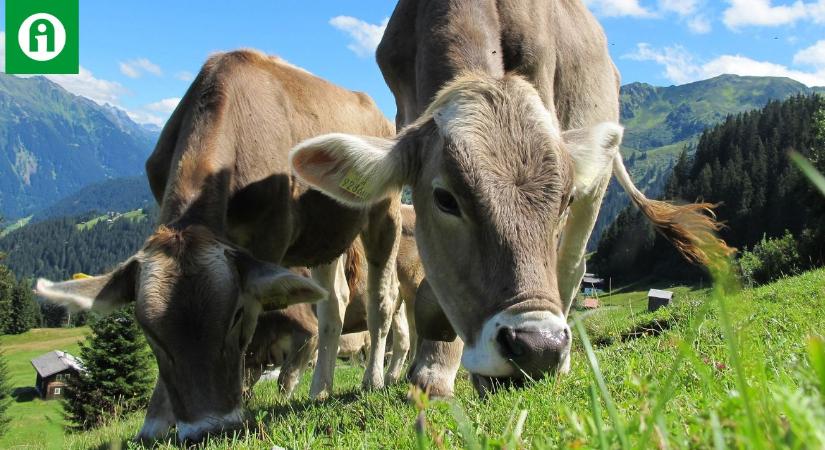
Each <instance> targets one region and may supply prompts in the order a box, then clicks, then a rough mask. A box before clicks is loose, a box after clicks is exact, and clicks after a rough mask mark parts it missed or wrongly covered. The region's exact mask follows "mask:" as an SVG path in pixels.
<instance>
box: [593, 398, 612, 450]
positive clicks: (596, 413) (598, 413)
mask: <svg viewBox="0 0 825 450" xmlns="http://www.w3.org/2000/svg"><path fill="white" fill-rule="evenodd" d="M590 409H591V410H592V411H593V424H594V425H595V426H596V435H597V436H598V437H599V448H601V449H602V450H608V449H609V448H610V445H608V443H607V436H605V435H604V424H603V423H602V408H601V406H600V405H599V394H598V393H596V387H595V386H593V383H590Z"/></svg>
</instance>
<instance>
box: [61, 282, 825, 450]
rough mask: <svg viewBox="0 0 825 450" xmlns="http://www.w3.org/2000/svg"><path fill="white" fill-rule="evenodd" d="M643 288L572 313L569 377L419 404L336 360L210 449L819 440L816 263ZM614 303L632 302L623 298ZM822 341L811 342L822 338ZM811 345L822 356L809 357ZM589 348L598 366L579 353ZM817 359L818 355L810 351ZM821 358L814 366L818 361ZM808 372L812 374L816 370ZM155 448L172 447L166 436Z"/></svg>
mask: <svg viewBox="0 0 825 450" xmlns="http://www.w3.org/2000/svg"><path fill="white" fill-rule="evenodd" d="M645 293H646V291H639V292H633V293H625V294H622V296H621V297H614V298H613V299H612V300H611V301H610V302H609V303H610V304H613V305H618V306H617V307H612V308H603V309H602V310H599V311H596V312H592V313H586V314H582V315H581V316H580V318H581V319H582V321H583V324H584V329H585V330H586V331H587V335H588V336H589V342H590V343H592V350H591V346H590V345H583V340H582V339H581V336H580V334H579V333H578V332H577V331H575V330H576V328H574V333H575V334H576V340H575V343H574V357H573V364H572V370H571V372H570V374H569V375H567V376H565V377H561V378H558V379H545V380H541V381H537V382H534V383H530V384H529V385H528V386H527V387H526V388H524V389H517V390H512V389H510V390H507V389H505V390H503V391H501V392H498V393H497V394H495V395H493V396H491V397H490V398H488V399H487V400H484V401H482V400H480V399H479V398H478V397H477V396H476V394H475V392H474V391H473V389H472V386H471V385H470V383H469V381H467V380H466V373H464V372H461V373H459V380H458V382H457V386H456V391H457V392H456V393H457V396H456V399H455V400H453V401H449V402H442V401H428V400H427V399H426V398H425V397H424V396H422V395H420V394H418V393H413V395H412V398H413V400H412V401H409V400H408V398H409V397H410V391H409V388H408V387H407V386H405V385H399V386H395V387H392V388H390V389H387V390H382V391H377V392H362V391H360V388H359V384H360V376H361V373H362V369H361V368H359V367H354V366H350V365H346V364H343V365H340V367H339V369H338V370H337V372H336V380H335V382H336V384H335V391H336V394H335V395H334V396H333V397H332V398H331V399H329V400H328V401H325V402H323V403H315V402H312V401H310V400H309V399H308V385H309V377H308V376H305V377H304V379H303V380H302V383H301V385H300V387H299V389H298V392H297V394H296V396H295V397H294V398H293V399H292V400H289V401H287V400H283V399H280V398H279V397H278V395H277V393H276V389H275V385H274V383H272V382H267V383H261V384H259V385H258V386H256V388H255V390H254V392H253V394H252V395H251V397H250V398H249V399H248V401H247V408H248V411H249V424H248V427H247V428H248V429H247V432H246V434H245V435H243V436H235V437H224V438H213V439H210V440H209V441H208V442H207V443H206V444H205V445H204V446H203V447H204V448H209V449H218V448H233V449H235V448H240V449H244V448H249V449H258V448H276V447H282V448H290V449H291V448H326V447H336V448H456V447H464V448H520V447H524V448H559V447H562V448H648V447H649V448H656V447H658V448H717V449H721V448H775V447H785V448H822V447H823V446H825V396H823V392H822V391H823V389H825V350H822V348H821V347H820V349H819V351H820V352H822V353H816V352H813V351H811V352H809V350H808V348H809V347H810V348H811V349H813V348H815V347H816V345H813V344H809V342H814V340H811V336H813V335H814V334H815V333H820V334H821V333H822V331H823V330H825V270H818V271H812V272H808V273H805V274H803V275H800V276H798V277H794V278H787V279H784V280H781V281H779V282H777V283H774V284H770V285H767V286H763V287H760V288H757V289H753V290H745V291H742V292H741V293H739V294H735V295H732V296H730V297H727V299H726V300H725V301H724V302H723V303H720V301H719V297H718V296H714V295H712V293H711V291H710V290H707V289H705V290H689V289H679V290H678V291H677V294H678V297H677V300H675V302H674V304H673V306H672V307H671V308H666V309H662V310H659V311H657V312H655V313H652V314H649V313H647V312H645V309H644V308H643V307H642V305H643V304H644V303H643V300H642V299H643V298H644V297H645ZM622 304H629V305H631V306H632V311H631V310H630V309H631V308H629V307H622V306H621V305H622ZM820 342H821V341H820ZM809 353H810V354H811V355H813V354H818V355H819V357H820V358H821V360H819V362H818V363H816V362H815V363H814V364H813V365H812V364H811V362H810V361H811V359H810V357H809ZM588 356H590V357H591V358H592V360H593V361H598V366H597V367H596V366H592V367H594V368H595V370H594V369H593V368H591V363H588V359H589V358H588ZM814 361H817V360H816V359H814ZM817 364H819V370H820V372H819V373H818V372H817V370H816V369H815V367H817ZM817 373H818V374H817ZM141 420H142V417H141V415H129V416H127V417H123V418H116V419H114V420H113V421H112V423H111V424H110V425H108V426H106V427H103V428H100V429H97V430H94V431H91V432H87V433H82V434H75V435H70V436H68V437H67V438H66V441H65V443H64V444H65V446H66V447H67V448H77V449H86V448H109V447H111V446H113V447H114V448H118V447H123V448H126V447H134V446H135V445H134V444H132V443H130V442H128V439H129V438H130V437H131V436H133V435H134V434H135V433H136V432H137V430H138V429H139V427H140V424H141ZM161 448H174V446H173V445H172V444H166V445H162V446H161Z"/></svg>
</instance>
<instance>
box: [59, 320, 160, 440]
mask: <svg viewBox="0 0 825 450" xmlns="http://www.w3.org/2000/svg"><path fill="white" fill-rule="evenodd" d="M91 329H92V334H91V336H89V339H88V340H87V342H85V343H81V344H80V359H81V361H82V362H83V365H84V367H85V371H84V372H82V373H81V374H79V376H77V377H73V378H71V379H70V381H69V383H68V386H67V389H66V395H65V410H66V416H67V418H68V419H69V420H70V421H71V422H72V423H73V424H74V427H75V428H78V429H89V428H93V427H96V426H99V425H102V424H103V423H104V422H105V421H106V419H111V418H112V417H113V416H115V415H117V414H116V413H125V412H129V411H134V410H137V409H141V408H144V407H145V406H146V404H147V402H148V400H149V394H150V393H151V390H152V386H153V381H154V371H153V370H151V363H152V355H151V353H150V352H149V348H148V346H147V344H146V339H145V338H144V336H143V333H142V332H141V330H140V327H138V324H137V322H136V320H135V317H134V311H133V308H131V307H129V308H123V309H120V310H118V311H116V312H115V313H113V314H111V315H109V316H107V317H104V318H102V319H100V320H98V321H97V322H95V323H94V324H92V326H91Z"/></svg>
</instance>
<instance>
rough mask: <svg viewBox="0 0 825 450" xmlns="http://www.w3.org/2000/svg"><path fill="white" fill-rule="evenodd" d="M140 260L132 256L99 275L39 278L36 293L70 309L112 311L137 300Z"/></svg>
mask: <svg viewBox="0 0 825 450" xmlns="http://www.w3.org/2000/svg"><path fill="white" fill-rule="evenodd" d="M139 270H140V263H139V262H138V261H137V258H135V257H132V258H130V259H129V260H128V261H126V262H125V263H123V264H121V265H120V266H119V267H118V268H117V269H115V270H113V271H112V272H109V273H108V274H106V275H100V276H97V277H88V276H76V277H75V279H73V280H69V281H63V282H61V283H55V282H52V281H49V280H47V279H45V278H40V279H38V280H37V284H36V285H35V289H34V292H35V294H36V295H38V296H40V297H42V298H44V299H46V300H48V301H49V302H51V303H55V304H58V305H62V306H65V307H67V308H69V309H70V310H73V311H77V310H94V311H100V312H103V313H109V312H112V311H114V310H115V309H117V308H119V307H121V306H123V305H125V304H127V303H131V302H134V301H135V291H136V288H137V277H138V271H139Z"/></svg>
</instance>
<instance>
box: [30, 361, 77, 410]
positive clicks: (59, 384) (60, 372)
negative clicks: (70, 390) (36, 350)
mask: <svg viewBox="0 0 825 450" xmlns="http://www.w3.org/2000/svg"><path fill="white" fill-rule="evenodd" d="M31 362H32V366H34V370H35V371H36V372H37V381H36V382H35V387H36V388H37V392H38V393H39V394H40V397H42V398H44V399H46V400H51V399H53V398H61V397H63V391H64V390H65V389H66V381H68V378H69V377H73V376H77V374H78V373H79V372H81V371H83V370H84V369H83V365H82V364H81V363H80V361H79V360H78V359H77V358H75V357H74V356H72V355H70V354H68V353H66V352H63V351H60V350H53V351H51V352H49V353H46V354H45V355H40V356H38V357H37V358H34V359H33V360H32V361H31Z"/></svg>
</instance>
